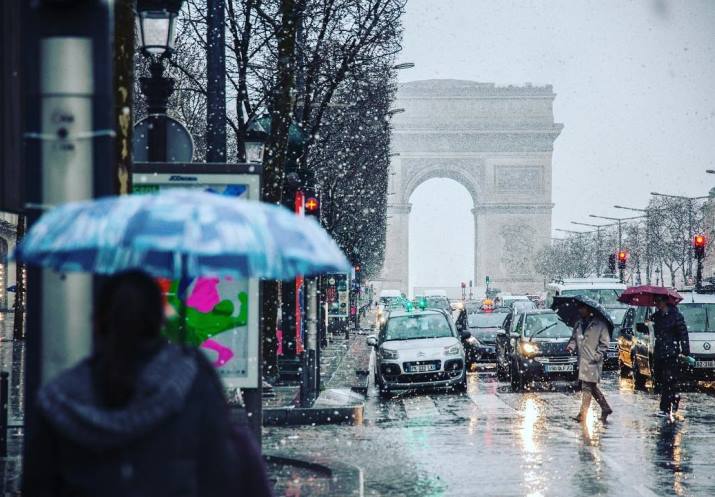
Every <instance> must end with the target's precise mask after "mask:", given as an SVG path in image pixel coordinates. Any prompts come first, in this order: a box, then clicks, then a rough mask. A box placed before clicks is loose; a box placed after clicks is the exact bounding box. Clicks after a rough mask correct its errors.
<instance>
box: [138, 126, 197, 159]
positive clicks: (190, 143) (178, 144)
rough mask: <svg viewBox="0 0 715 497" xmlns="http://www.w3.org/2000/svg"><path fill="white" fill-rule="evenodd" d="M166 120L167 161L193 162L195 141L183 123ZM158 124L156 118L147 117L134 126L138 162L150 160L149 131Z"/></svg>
mask: <svg viewBox="0 0 715 497" xmlns="http://www.w3.org/2000/svg"><path fill="white" fill-rule="evenodd" d="M162 118H163V119H165V120H166V161H167V162H191V161H192V160H193V157H194V139H193V138H192V137H191V133H189V130H187V129H186V126H184V125H183V124H182V123H181V122H179V121H177V120H176V119H173V118H171V117H168V116H167V117H164V116H162ZM156 123H157V121H156V118H155V117H154V116H147V117H145V118H144V119H142V120H141V121H139V122H138V123H136V124H135V125H134V136H133V138H132V153H133V154H134V160H135V161H136V162H147V161H148V160H149V129H150V128H151V127H152V126H155V125H156Z"/></svg>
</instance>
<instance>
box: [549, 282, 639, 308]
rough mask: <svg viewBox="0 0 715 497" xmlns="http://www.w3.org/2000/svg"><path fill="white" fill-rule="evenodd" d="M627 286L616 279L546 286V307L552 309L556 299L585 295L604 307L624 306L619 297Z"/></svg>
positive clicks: (559, 283)
mask: <svg viewBox="0 0 715 497" xmlns="http://www.w3.org/2000/svg"><path fill="white" fill-rule="evenodd" d="M625 289H626V285H624V284H623V283H621V282H620V281H619V280H618V279H616V278H572V279H565V280H562V281H558V282H553V283H549V284H548V285H546V307H551V304H553V302H554V297H568V296H574V295H583V296H584V297H589V298H592V299H593V300H595V301H596V302H598V303H599V304H601V305H603V306H604V307H612V306H617V307H620V306H623V304H621V303H620V302H618V297H620V295H621V294H622V293H623V291H624V290H625Z"/></svg>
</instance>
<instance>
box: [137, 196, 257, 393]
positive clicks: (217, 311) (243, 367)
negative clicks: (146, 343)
mask: <svg viewBox="0 0 715 497" xmlns="http://www.w3.org/2000/svg"><path fill="white" fill-rule="evenodd" d="M175 187H176V186H174V185H170V184H143V185H135V187H134V189H135V193H153V192H157V191H160V190H163V189H168V188H175ZM181 188H189V189H201V190H204V191H207V192H211V193H216V194H218V195H226V196H230V197H236V198H237V199H238V198H241V197H247V196H248V195H247V193H248V186H247V185H243V184H219V185H210V184H196V185H181ZM159 283H160V286H161V288H162V292H163V294H164V297H165V307H166V325H165V329H164V333H165V334H166V336H167V337H168V338H169V339H171V340H173V341H177V342H178V341H179V340H180V337H181V335H180V329H181V319H180V317H181V301H180V298H181V299H183V300H184V301H185V302H186V311H185V313H186V318H185V319H186V324H185V333H184V336H185V337H186V342H187V343H188V344H190V345H193V346H197V347H201V349H202V350H203V351H204V352H205V353H206V355H207V357H208V358H209V359H210V360H211V361H212V363H213V365H214V366H215V367H216V368H217V371H218V373H219V375H220V376H222V377H226V378H228V377H230V378H231V379H232V380H236V379H239V380H240V379H241V378H246V377H247V376H248V375H249V368H250V367H251V364H249V363H250V357H251V356H252V354H253V353H254V352H253V351H250V347H249V309H250V306H249V294H250V293H251V292H250V288H249V280H236V279H233V278H215V277H211V278H197V279H193V280H189V281H178V280H160V281H159Z"/></svg>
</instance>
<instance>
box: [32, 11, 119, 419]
mask: <svg viewBox="0 0 715 497" xmlns="http://www.w3.org/2000/svg"><path fill="white" fill-rule="evenodd" d="M109 5H110V4H109V3H108V2H105V1H102V0H94V1H85V2H70V3H68V2H62V3H58V2H23V9H24V10H23V30H22V31H23V36H24V39H23V46H24V53H25V57H24V62H25V67H24V70H23V88H24V98H25V102H26V107H25V118H26V123H25V133H24V147H25V151H26V155H25V168H26V173H27V174H26V177H28V178H33V181H28V182H27V184H26V187H27V199H28V202H29V204H28V206H27V214H28V224H32V222H34V221H35V220H36V219H37V218H38V217H39V215H40V214H41V213H42V211H43V210H44V207H45V206H48V205H58V204H61V203H64V202H68V201H73V200H85V199H88V198H91V197H93V196H103V195H109V194H111V192H112V181H113V177H112V164H113V160H114V152H113V139H112V137H113V135H114V131H113V111H114V106H113V102H112V52H111V40H110V33H111V32H112V30H111V12H110V8H109ZM28 276H29V277H28V279H29V283H28V289H29V291H28V313H27V316H28V322H27V330H28V331H27V344H26V354H27V356H26V357H27V359H26V364H25V367H26V375H25V398H26V399H28V405H27V406H26V411H28V412H31V411H32V409H33V406H32V400H33V399H34V398H35V396H36V392H37V389H38V388H39V387H40V385H41V384H42V383H43V382H44V381H46V380H47V379H49V378H51V377H53V376H55V375H56V374H57V373H58V372H59V371H61V370H62V369H65V368H66V367H68V366H70V365H71V364H73V363H75V362H76V361H77V360H78V359H80V358H82V357H84V356H85V355H87V354H88V353H89V351H90V349H91V339H92V333H91V330H92V327H91V308H92V302H93V296H94V286H93V280H92V277H91V276H90V275H85V274H69V275H66V276H62V275H58V274H56V273H55V272H53V271H49V270H40V269H35V268H33V269H32V270H31V271H29V275H28ZM27 424H28V425H29V426H28V431H31V430H32V425H31V419H30V418H28V423H27Z"/></svg>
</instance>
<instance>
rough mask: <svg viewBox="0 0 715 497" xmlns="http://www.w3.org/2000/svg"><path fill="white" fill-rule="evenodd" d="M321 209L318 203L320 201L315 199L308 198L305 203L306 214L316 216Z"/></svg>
mask: <svg viewBox="0 0 715 497" xmlns="http://www.w3.org/2000/svg"><path fill="white" fill-rule="evenodd" d="M319 207H320V202H318V199H317V198H315V197H308V198H307V199H306V201H305V212H307V213H308V214H314V213H316V212H318V208H319Z"/></svg>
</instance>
